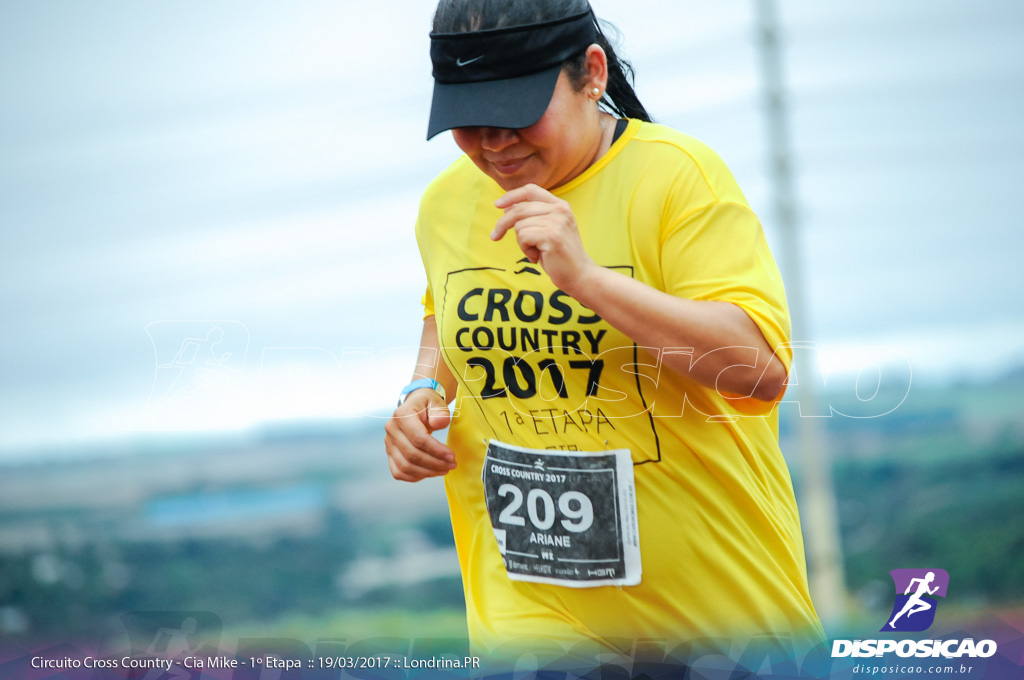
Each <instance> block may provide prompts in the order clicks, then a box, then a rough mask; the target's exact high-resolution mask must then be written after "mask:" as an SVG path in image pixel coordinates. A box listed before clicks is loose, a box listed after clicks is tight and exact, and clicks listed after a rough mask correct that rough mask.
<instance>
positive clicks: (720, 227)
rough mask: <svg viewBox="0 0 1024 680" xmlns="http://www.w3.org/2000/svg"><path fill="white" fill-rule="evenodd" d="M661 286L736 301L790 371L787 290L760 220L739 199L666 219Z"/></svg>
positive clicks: (690, 295)
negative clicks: (674, 219)
mask: <svg viewBox="0 0 1024 680" xmlns="http://www.w3.org/2000/svg"><path fill="white" fill-rule="evenodd" d="M661 267H662V273H663V276H664V281H665V290H666V292H668V293H670V294H671V295H676V296H679V297H684V298H689V299H691V300H717V301H723V302H731V303H733V304H735V305H738V306H739V307H740V308H741V309H743V311H745V312H746V313H747V315H748V316H749V317H750V318H751V319H752V320H753V321H754V323H755V324H757V326H758V328H760V329H761V334H762V335H763V336H764V339H765V340H766V341H767V342H768V346H769V347H771V348H772V350H773V351H774V352H775V354H776V355H777V356H778V357H779V359H780V360H781V361H782V363H783V365H785V367H786V371H787V372H788V371H789V367H790V364H791V361H792V349H791V348H790V347H789V337H790V322H789V308H788V306H787V304H786V293H785V289H784V288H783V284H782V276H781V275H780V273H779V269H778V266H777V265H776V264H775V259H774V258H773V257H772V253H771V250H770V249H769V248H768V242H767V240H766V239H765V237H764V230H763V229H762V228H761V222H760V220H758V218H757V216H756V215H755V214H754V213H753V211H751V210H750V208H749V207H747V206H746V205H744V204H742V203H736V202H730V201H721V200H715V201H712V202H710V203H708V204H707V205H705V206H703V207H700V208H698V209H696V210H693V211H691V212H689V213H688V214H686V215H684V216H682V217H681V218H680V219H678V220H677V221H676V222H675V223H669V224H668V225H667V229H666V230H665V232H664V233H663V235H662V247H661Z"/></svg>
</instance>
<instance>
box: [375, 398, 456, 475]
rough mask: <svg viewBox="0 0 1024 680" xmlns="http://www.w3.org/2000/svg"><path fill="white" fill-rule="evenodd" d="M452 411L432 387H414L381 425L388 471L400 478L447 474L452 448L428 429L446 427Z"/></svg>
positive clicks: (451, 468) (450, 464) (451, 465)
mask: <svg viewBox="0 0 1024 680" xmlns="http://www.w3.org/2000/svg"><path fill="white" fill-rule="evenodd" d="M450 421H451V413H450V412H449V411H448V406H447V405H446V404H445V403H444V399H442V398H441V395H440V394H438V393H437V392H435V391H434V390H432V389H428V388H421V389H418V390H415V391H414V392H412V393H411V394H409V396H408V397H406V399H405V402H403V403H402V404H401V405H400V406H399V407H398V408H396V409H395V412H394V414H393V415H392V416H391V419H390V420H388V422H387V425H385V426H384V431H385V432H386V434H385V436H384V449H385V451H387V454H388V465H389V466H390V467H391V475H392V476H393V477H394V478H395V479H397V480H399V481H403V482H418V481H420V480H421V479H425V478H427V477H438V476H441V475H446V474H448V471H449V470H453V469H454V468H455V452H454V451H452V450H451V449H450V448H448V447H447V446H445V445H444V444H442V443H441V442H439V441H438V440H437V439H435V438H434V437H433V436H432V435H431V433H432V432H435V431H437V430H443V429H444V428H446V427H448V423H449V422H450Z"/></svg>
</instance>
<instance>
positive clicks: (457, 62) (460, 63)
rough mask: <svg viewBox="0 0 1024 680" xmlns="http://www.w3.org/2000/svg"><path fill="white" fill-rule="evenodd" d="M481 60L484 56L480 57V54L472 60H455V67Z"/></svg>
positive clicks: (460, 58)
mask: <svg viewBox="0 0 1024 680" xmlns="http://www.w3.org/2000/svg"><path fill="white" fill-rule="evenodd" d="M483 58H484V55H482V54H481V55H480V56H479V57H473V58H472V59H467V60H466V61H462V57H459V58H458V59H456V60H455V65H456V66H465V65H466V64H472V63H473V62H474V61H480V60H481V59H483Z"/></svg>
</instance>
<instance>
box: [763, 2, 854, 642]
mask: <svg viewBox="0 0 1024 680" xmlns="http://www.w3.org/2000/svg"><path fill="white" fill-rule="evenodd" d="M754 3H755V5H756V12H757V20H758V31H757V37H758V49H759V54H760V62H761V77H762V84H763V88H764V106H765V118H766V123H767V132H768V149H769V158H770V173H769V175H770V180H771V185H772V190H773V193H774V197H775V211H776V220H777V223H778V227H779V235H780V237H781V245H782V251H783V253H782V277H783V280H784V281H785V282H786V292H787V297H788V300H789V310H790V315H791V317H792V324H793V325H792V333H793V335H792V337H793V338H794V340H795V344H796V346H800V345H801V344H803V345H806V344H807V340H808V339H809V338H810V337H811V335H810V333H809V331H808V326H809V324H808V323H807V305H806V296H805V294H804V291H805V290H806V288H805V286H804V281H803V274H802V261H803V260H802V258H801V249H800V239H799V237H798V234H797V229H798V217H797V211H796V198H795V191H794V189H793V173H792V166H791V162H790V158H791V154H790V146H789V129H788V119H787V110H786V90H785V84H784V83H783V78H782V64H781V58H780V54H779V52H780V50H779V29H778V21H777V17H776V2H775V0H754ZM815 369H816V367H815V366H814V365H812V364H810V363H809V362H798V360H797V358H796V357H794V366H793V370H794V371H795V375H796V376H797V380H796V384H791V385H790V386H789V388H788V389H789V390H790V391H792V392H795V397H796V400H797V402H798V403H799V404H800V406H801V411H802V410H803V408H804V407H805V406H806V407H807V411H808V412H807V414H806V415H804V414H803V413H801V417H799V418H797V433H798V442H799V444H798V446H799V451H800V454H799V455H800V458H799V460H800V468H801V471H802V473H803V474H802V475H801V476H802V481H803V484H802V489H801V494H800V496H801V498H800V506H801V509H802V510H803V512H801V517H802V524H803V529H804V534H805V536H806V537H807V561H808V578H809V580H810V587H811V597H812V598H813V600H814V605H815V608H816V609H817V610H818V615H819V616H820V617H821V619H822V621H823V622H824V623H825V624H826V625H829V624H834V623H838V622H840V621H841V620H842V619H843V616H844V613H845V608H846V586H845V582H844V579H843V558H842V547H841V546H840V544H839V521H838V517H837V513H836V498H835V491H834V489H833V487H832V462H831V458H830V455H829V451H828V445H827V441H826V436H825V431H824V430H825V428H824V424H823V423H822V420H821V418H820V417H819V416H818V415H817V414H819V413H821V411H820V410H819V409H818V408H817V404H818V395H817V394H816V390H815V385H814V380H813V377H812V376H813V372H814V371H815ZM791 377H792V375H791ZM792 392H791V393H790V396H794V395H792Z"/></svg>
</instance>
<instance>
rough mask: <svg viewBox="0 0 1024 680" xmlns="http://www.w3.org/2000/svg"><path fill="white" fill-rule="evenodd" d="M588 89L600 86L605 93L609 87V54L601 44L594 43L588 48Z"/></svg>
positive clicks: (602, 92)
mask: <svg viewBox="0 0 1024 680" xmlns="http://www.w3.org/2000/svg"><path fill="white" fill-rule="evenodd" d="M586 63H587V74H588V79H587V90H588V91H590V90H592V89H593V88H595V87H596V88H598V89H599V90H600V91H601V94H602V95H603V94H604V92H605V91H606V90H607V89H608V55H606V54H605V53H604V49H602V48H601V46H600V45H597V44H594V45H591V46H590V47H588V48H587V53H586Z"/></svg>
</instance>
